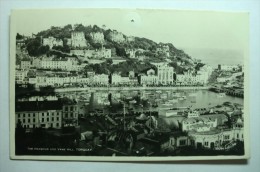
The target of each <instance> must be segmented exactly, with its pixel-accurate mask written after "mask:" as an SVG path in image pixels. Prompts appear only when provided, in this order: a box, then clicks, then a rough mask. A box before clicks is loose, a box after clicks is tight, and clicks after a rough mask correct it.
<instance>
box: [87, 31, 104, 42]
mask: <svg viewBox="0 0 260 172" xmlns="http://www.w3.org/2000/svg"><path fill="white" fill-rule="evenodd" d="M90 36H91V38H92V40H93V42H95V43H104V42H105V40H104V34H103V33H102V32H91V33H90Z"/></svg>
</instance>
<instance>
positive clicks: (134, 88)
mask: <svg viewBox="0 0 260 172" xmlns="http://www.w3.org/2000/svg"><path fill="white" fill-rule="evenodd" d="M208 89H209V86H200V87H84V88H78V87H74V88H55V89H54V92H56V93H60V92H75V91H137V90H208Z"/></svg>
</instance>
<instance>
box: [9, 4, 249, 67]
mask: <svg viewBox="0 0 260 172" xmlns="http://www.w3.org/2000/svg"><path fill="white" fill-rule="evenodd" d="M12 19H13V18H12ZM14 19H15V21H14V23H15V24H16V26H15V28H16V31H17V32H18V33H20V34H24V35H31V34H32V33H38V32H40V31H42V30H45V29H48V28H50V27H51V26H64V25H67V24H72V25H73V24H79V23H82V24H83V25H94V24H96V25H98V26H100V27H101V26H102V25H106V27H107V29H115V30H118V31H120V32H122V33H123V34H125V35H128V36H138V37H145V38H148V39H151V40H153V41H155V42H163V43H172V44H173V45H174V46H175V47H176V48H178V49H182V50H184V51H185V52H186V53H188V54H189V55H190V56H192V57H193V58H197V59H202V60H203V61H205V62H206V63H209V64H215V63H216V62H218V63H223V64H224V63H225V64H234V63H236V64H237V63H243V57H244V54H245V52H246V50H247V48H248V22H249V21H248V14H247V13H234V12H232V13H230V12H229V13H228V12H208V11H183V10H141V9H137V10H135V9H124V10H122V9H121V10H120V9H106V10H105V9H99V10H97V9H77V10H75V9H74V10H17V11H16V12H15V13H14Z"/></svg>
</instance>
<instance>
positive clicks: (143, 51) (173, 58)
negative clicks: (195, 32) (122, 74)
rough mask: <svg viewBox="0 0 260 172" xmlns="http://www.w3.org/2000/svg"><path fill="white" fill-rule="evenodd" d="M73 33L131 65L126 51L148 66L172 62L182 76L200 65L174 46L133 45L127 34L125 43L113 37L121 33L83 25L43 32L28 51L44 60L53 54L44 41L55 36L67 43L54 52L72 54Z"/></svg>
mask: <svg viewBox="0 0 260 172" xmlns="http://www.w3.org/2000/svg"><path fill="white" fill-rule="evenodd" d="M72 31H80V32H84V34H85V39H86V40H87V43H88V47H87V48H88V49H99V48H101V47H102V46H103V47H105V48H110V49H111V50H112V56H113V57H114V56H119V57H122V58H126V59H127V60H128V61H129V60H130V61H131V59H129V54H127V52H126V50H135V56H137V57H142V56H143V57H145V61H144V62H145V63H146V64H147V63H149V62H169V65H170V66H173V67H174V68H175V69H176V70H178V73H182V72H183V71H184V70H186V69H188V68H194V67H195V65H196V64H195V63H194V60H193V59H192V58H191V57H190V56H189V55H188V54H186V53H185V52H184V51H183V50H180V49H177V48H176V47H174V45H173V44H172V43H156V42H154V41H152V40H150V39H147V38H140V37H134V39H132V40H131V41H127V38H128V35H124V34H123V37H124V38H125V41H122V42H116V41H113V40H111V38H110V37H109V34H110V33H111V32H116V33H119V32H118V31H116V30H111V29H107V28H106V26H105V25H103V26H102V27H99V26H97V25H93V26H91V25H89V26H84V25H82V24H76V25H74V26H72V25H70V24H68V25H66V26H64V27H55V26H52V27H51V28H49V29H47V30H43V31H40V32H39V33H37V34H36V35H35V37H34V38H31V39H28V40H26V45H25V48H26V49H27V51H28V54H29V55H30V56H34V57H37V56H41V55H43V54H50V51H49V47H48V46H43V45H42V43H41V41H42V38H48V37H50V36H51V37H54V38H57V39H61V40H63V43H64V45H63V46H58V47H55V46H54V47H53V49H56V50H59V51H63V52H65V53H69V52H70V49H71V47H69V46H68V45H67V40H68V39H70V38H71V33H72ZM93 32H94V33H96V32H101V33H103V35H104V42H103V43H102V45H101V43H96V42H94V41H93V40H92V37H91V36H90V33H93ZM18 36H19V37H18V38H19V39H21V38H20V37H21V35H18ZM18 38H17V39H18ZM163 46H166V47H167V50H166V51H167V53H168V54H167V56H166V54H165V51H160V48H161V47H163ZM158 49H159V50H158ZM161 50H162V49H161ZM51 53H52V52H51Z"/></svg>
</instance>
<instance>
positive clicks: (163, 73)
mask: <svg viewBox="0 0 260 172" xmlns="http://www.w3.org/2000/svg"><path fill="white" fill-rule="evenodd" d="M157 76H158V81H157V83H158V84H163V85H168V84H173V83H174V78H173V76H174V69H173V67H169V66H167V65H159V66H157Z"/></svg>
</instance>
